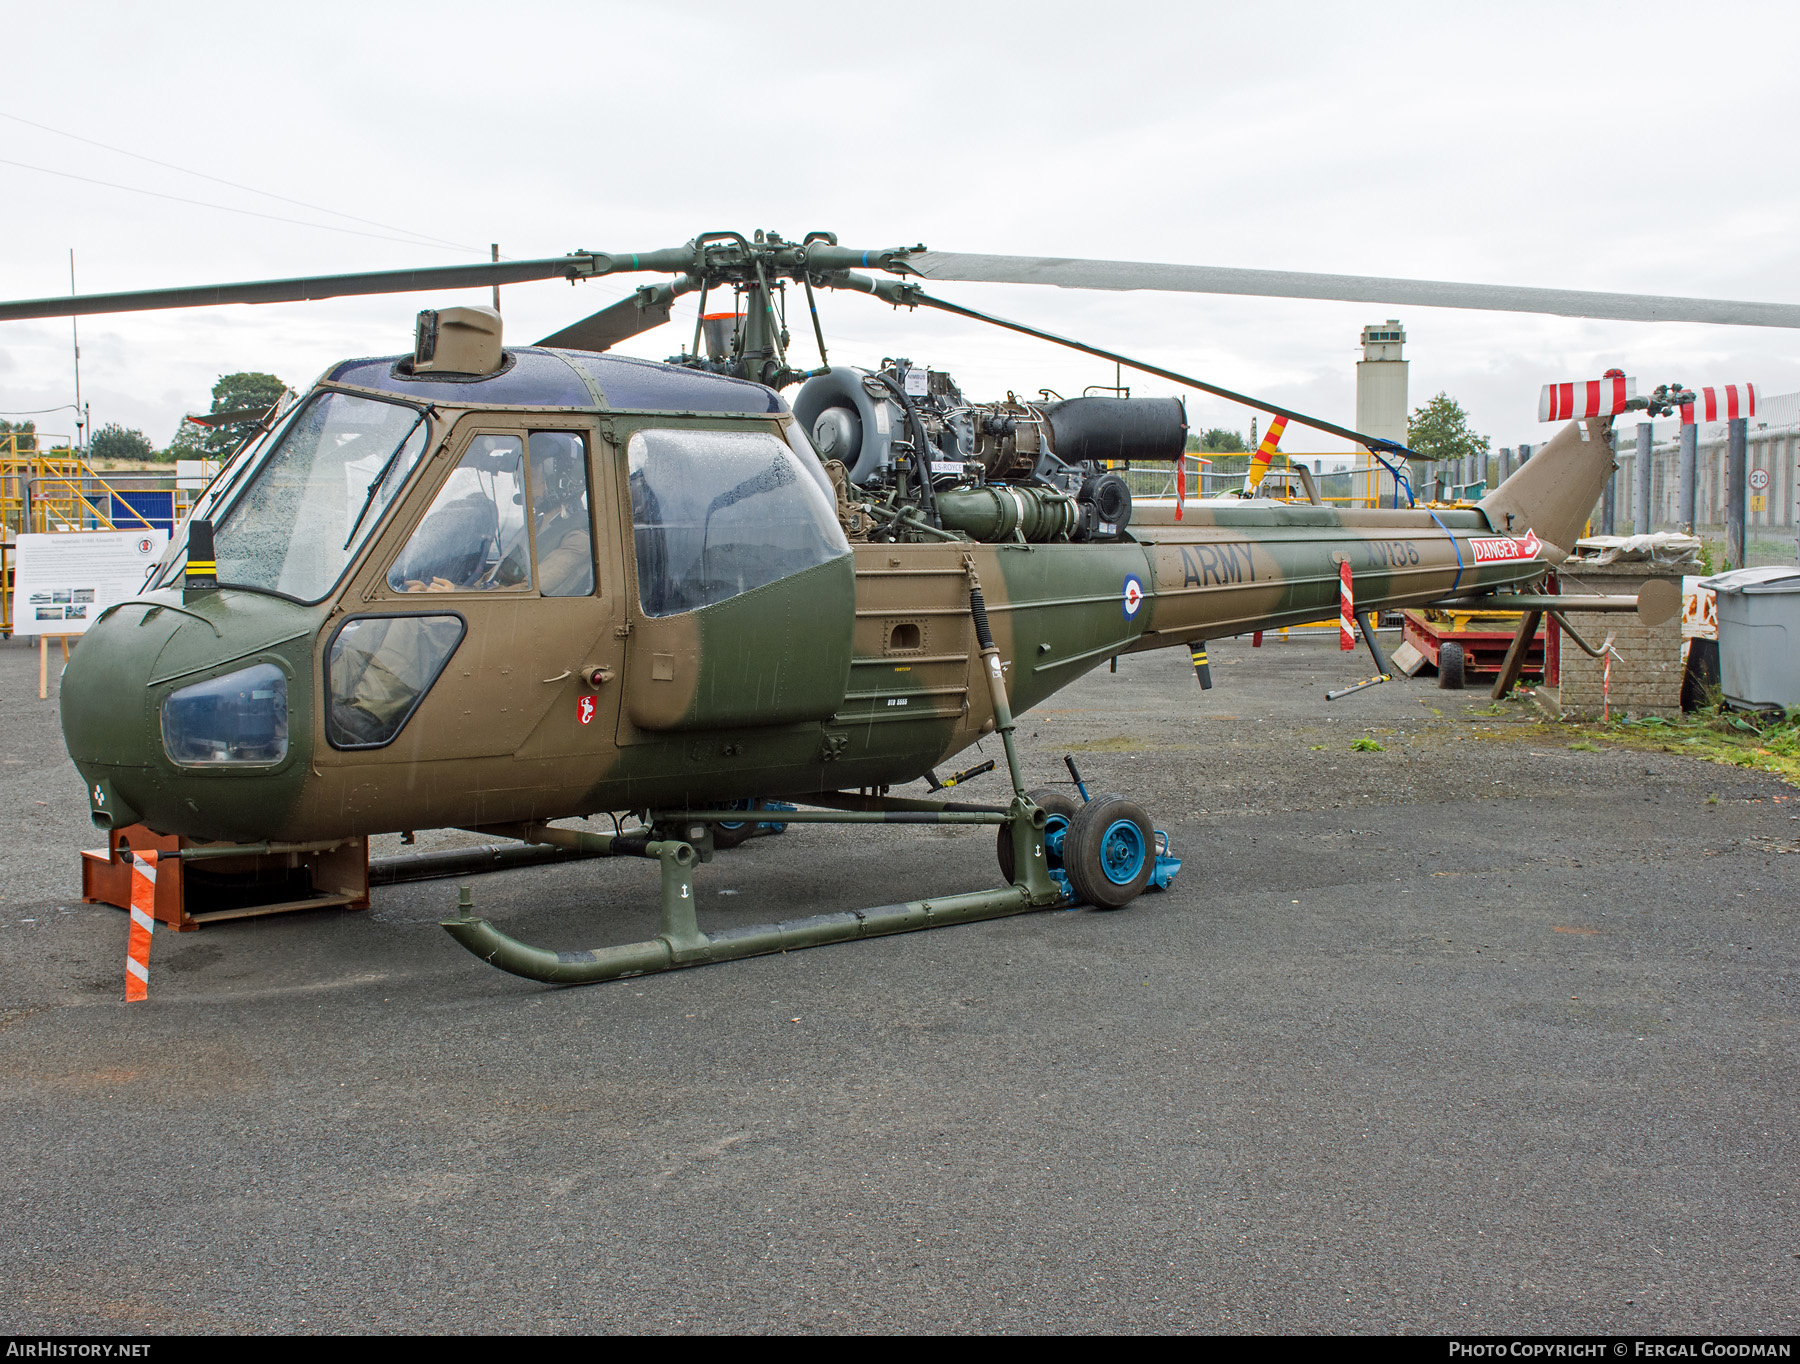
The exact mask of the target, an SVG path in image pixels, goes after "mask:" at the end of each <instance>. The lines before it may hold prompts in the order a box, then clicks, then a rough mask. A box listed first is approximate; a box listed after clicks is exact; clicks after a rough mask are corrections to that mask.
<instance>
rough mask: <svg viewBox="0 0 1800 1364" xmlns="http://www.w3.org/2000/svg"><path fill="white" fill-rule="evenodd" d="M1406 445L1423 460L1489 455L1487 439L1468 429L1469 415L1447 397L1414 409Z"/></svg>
mask: <svg viewBox="0 0 1800 1364" xmlns="http://www.w3.org/2000/svg"><path fill="white" fill-rule="evenodd" d="M1406 444H1407V446H1408V448H1410V449H1411V450H1412V451H1413V452H1414V453H1415V454H1417V455H1418V456H1419V457H1420V458H1421V459H1463V458H1466V457H1467V456H1469V455H1485V454H1487V452H1488V438H1487V437H1486V436H1478V435H1476V434H1475V433H1474V432H1473V431H1471V430H1470V429H1469V414H1468V413H1467V412H1464V411H1463V409H1462V404H1461V403H1459V402H1457V401H1456V399H1454V398H1452V397H1451V396H1450V395H1449V394H1448V393H1439V394H1438V395H1437V396H1436V397H1435V398H1433V399H1432V400H1431V401H1430V402H1428V403H1426V404H1425V406H1423V407H1416V408H1414V409H1413V414H1412V418H1411V419H1410V420H1409V421H1408V422H1407V423H1406Z"/></svg>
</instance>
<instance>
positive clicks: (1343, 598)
mask: <svg viewBox="0 0 1800 1364" xmlns="http://www.w3.org/2000/svg"><path fill="white" fill-rule="evenodd" d="M1355 627H1356V601H1355V598H1354V597H1352V596H1351V594H1350V561H1349V560H1348V559H1346V560H1344V562H1343V563H1341V564H1339V565H1338V648H1339V649H1343V650H1346V651H1348V650H1350V649H1354V648H1355V647H1356V633H1355Z"/></svg>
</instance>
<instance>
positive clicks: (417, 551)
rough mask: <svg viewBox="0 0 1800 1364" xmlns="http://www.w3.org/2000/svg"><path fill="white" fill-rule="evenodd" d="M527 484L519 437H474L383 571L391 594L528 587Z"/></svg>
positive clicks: (529, 559) (502, 589) (529, 582)
mask: <svg viewBox="0 0 1800 1364" xmlns="http://www.w3.org/2000/svg"><path fill="white" fill-rule="evenodd" d="M525 482H526V480H525V442H524V441H523V440H521V439H520V438H519V437H517V436H477V437H475V439H474V440H473V441H471V442H470V443H469V448H468V451H467V453H465V454H464V455H463V457H462V461H461V462H460V463H459V464H458V465H457V466H456V468H455V469H453V470H452V471H451V473H450V477H449V478H448V479H447V480H445V483H444V486H443V487H442V488H440V489H439V490H438V495H437V497H436V498H435V499H434V500H433V501H432V504H431V510H430V511H428V512H426V513H425V519H424V520H423V521H421V522H420V523H419V526H418V529H417V530H415V531H414V532H413V533H412V538H411V539H410V540H408V541H407V542H406V548H405V549H404V550H402V551H401V552H400V557H399V558H397V559H395V560H394V563H393V567H391V568H390V569H388V586H389V587H390V588H392V589H393V590H394V591H396V592H492V591H505V590H508V589H512V590H519V589H524V588H529V587H530V586H531V540H530V537H529V536H528V535H527V534H526V533H525Z"/></svg>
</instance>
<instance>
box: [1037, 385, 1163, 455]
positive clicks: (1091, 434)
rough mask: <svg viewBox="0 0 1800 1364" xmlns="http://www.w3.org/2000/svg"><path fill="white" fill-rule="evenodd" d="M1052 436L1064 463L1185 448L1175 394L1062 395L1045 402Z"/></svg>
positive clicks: (1045, 410) (1158, 453)
mask: <svg viewBox="0 0 1800 1364" xmlns="http://www.w3.org/2000/svg"><path fill="white" fill-rule="evenodd" d="M1043 413H1044V416H1045V417H1046V418H1047V419H1048V420H1049V422H1050V441H1051V444H1052V446H1054V448H1055V450H1056V457H1057V458H1058V459H1060V460H1063V461H1064V462H1065V463H1068V464H1079V463H1082V462H1084V461H1088V460H1103V459H1140V460H1177V459H1180V458H1181V455H1182V452H1183V451H1184V450H1186V449H1187V434H1188V423H1187V408H1186V407H1185V406H1183V404H1182V401H1181V399H1179V398H1064V399H1063V400H1062V401H1060V402H1054V403H1046V404H1045V405H1044V408H1043Z"/></svg>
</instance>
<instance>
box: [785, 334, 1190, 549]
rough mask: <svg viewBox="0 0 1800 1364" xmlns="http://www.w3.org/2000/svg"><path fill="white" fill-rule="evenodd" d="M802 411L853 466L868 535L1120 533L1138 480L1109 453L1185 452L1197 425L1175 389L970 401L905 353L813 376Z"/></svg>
mask: <svg viewBox="0 0 1800 1364" xmlns="http://www.w3.org/2000/svg"><path fill="white" fill-rule="evenodd" d="M794 416H795V417H796V418H797V419H798V421H799V422H800V425H801V426H802V427H803V428H804V429H805V431H806V432H807V434H808V435H809V436H810V437H811V438H812V443H813V448H814V449H816V450H817V451H818V452H819V457H820V458H821V459H823V460H826V461H832V460H836V461H837V462H838V463H840V464H841V465H842V466H843V467H844V475H843V481H844V483H845V484H846V485H847V486H846V488H845V492H846V494H847V496H848V498H849V500H850V501H853V502H855V503H857V506H856V507H855V508H854V509H853V510H852V509H850V508H849V507H848V506H846V528H847V529H849V530H850V531H851V533H852V535H853V536H854V537H855V538H864V537H866V538H868V539H872V540H919V539H942V538H944V535H943V533H944V532H961V533H962V534H964V535H967V536H969V537H970V538H972V539H975V540H980V541H984V542H989V543H991V542H995V541H1000V540H1020V539H1022V540H1024V541H1027V542H1029V543H1033V544H1042V543H1047V542H1051V541H1057V540H1076V541H1088V540H1115V539H1118V538H1120V537H1121V536H1123V535H1124V534H1125V532H1126V528H1127V527H1128V526H1129V525H1130V523H1131V490H1130V488H1129V487H1128V486H1127V485H1126V482H1125V480H1124V479H1123V478H1122V477H1121V476H1120V475H1119V473H1118V472H1117V471H1116V470H1115V469H1113V468H1111V467H1109V466H1110V465H1121V466H1123V467H1129V466H1130V464H1131V462H1132V461H1133V460H1137V461H1140V462H1143V461H1151V462H1168V461H1173V460H1177V459H1180V458H1181V456H1182V452H1183V451H1184V450H1185V449H1186V447H1187V430H1188V427H1187V410H1186V408H1185V407H1184V406H1183V405H1182V402H1181V400H1180V399H1179V398H1131V397H1099V396H1089V397H1081V398H1059V397H1055V396H1053V395H1051V394H1050V393H1049V391H1048V390H1045V393H1044V396H1043V398H1042V400H1040V401H1036V402H1030V401H1026V400H1024V399H1021V398H1019V397H1017V396H1015V395H1014V394H1011V393H1008V394H1007V395H1006V398H1005V400H1004V401H1002V402H993V403H971V402H969V401H968V400H967V399H965V398H964V397H963V395H962V390H961V389H959V388H958V387H957V386H956V381H955V380H953V379H952V378H951V377H950V376H949V375H948V374H946V373H944V372H942V371H941V370H932V369H928V368H924V367H920V366H915V365H913V364H912V362H911V361H909V360H903V359H902V360H884V361H883V362H882V367H881V369H879V370H877V371H873V372H871V371H869V370H863V369H853V368H849V367H845V368H837V369H833V370H831V371H830V372H829V373H826V374H820V375H816V376H814V377H813V378H811V379H808V380H807V381H806V383H805V384H804V385H803V386H802V387H801V389H800V391H799V392H798V393H797V394H796V395H795V397H794ZM858 531H860V532H861V534H858Z"/></svg>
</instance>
